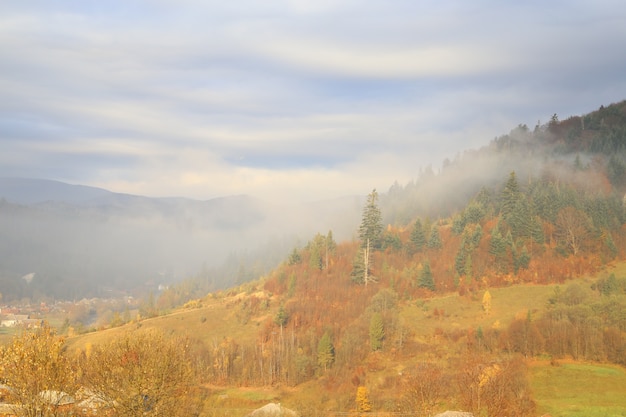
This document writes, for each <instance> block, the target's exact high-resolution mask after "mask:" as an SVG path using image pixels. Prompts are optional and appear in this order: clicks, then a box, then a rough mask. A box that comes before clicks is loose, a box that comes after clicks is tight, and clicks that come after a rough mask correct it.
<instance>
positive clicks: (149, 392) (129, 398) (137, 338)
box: [83, 330, 194, 417]
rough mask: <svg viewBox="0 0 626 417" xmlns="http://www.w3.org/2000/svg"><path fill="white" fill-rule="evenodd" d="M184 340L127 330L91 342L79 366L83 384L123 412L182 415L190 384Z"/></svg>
mask: <svg viewBox="0 0 626 417" xmlns="http://www.w3.org/2000/svg"><path fill="white" fill-rule="evenodd" d="M188 349H189V343H188V341H187V340H185V339H178V338H170V337H166V336H165V335H164V334H163V333H162V332H160V331H156V330H145V331H138V332H134V333H127V334H124V335H122V336H121V337H119V338H116V339H114V340H112V341H111V342H109V343H106V344H103V345H99V346H94V348H93V351H92V353H91V355H90V356H89V358H86V364H85V366H84V368H83V369H84V372H85V375H84V384H85V386H86V388H88V389H89V390H91V391H93V392H94V393H96V394H97V395H98V396H99V397H100V398H104V399H109V400H110V406H111V407H113V408H114V409H115V410H116V412H117V413H118V414H119V415H123V416H128V417H133V416H137V417H140V416H141V417H143V416H148V417H150V416H153V417H167V416H186V415H189V414H188V413H189V410H186V409H185V407H184V405H185V404H187V403H188V401H187V400H188V396H189V392H190V389H191V387H192V386H193V383H194V380H193V372H192V369H191V366H190V360H189V357H188V353H189V352H188Z"/></svg>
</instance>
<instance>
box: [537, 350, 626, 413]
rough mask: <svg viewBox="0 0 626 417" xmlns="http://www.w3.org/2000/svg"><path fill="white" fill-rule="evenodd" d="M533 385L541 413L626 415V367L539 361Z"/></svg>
mask: <svg viewBox="0 0 626 417" xmlns="http://www.w3.org/2000/svg"><path fill="white" fill-rule="evenodd" d="M530 369H531V385H532V389H533V394H534V398H535V401H536V402H537V405H538V411H539V415H543V414H549V415H550V416H552V417H583V416H585V417H600V416H602V417H617V416H626V370H625V369H624V368H621V367H618V366H613V365H604V364H603V365H598V364H588V363H568V362H563V363H561V364H559V365H558V366H553V365H550V364H549V363H547V362H537V363H534V364H533V365H532V366H531V368H530Z"/></svg>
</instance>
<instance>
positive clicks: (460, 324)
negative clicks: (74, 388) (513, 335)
mask: <svg viewBox="0 0 626 417" xmlns="http://www.w3.org/2000/svg"><path fill="white" fill-rule="evenodd" d="M573 282H579V283H581V284H584V283H586V285H589V284H588V283H587V282H586V281H585V280H583V279H580V280H575V281H568V282H567V283H565V284H561V288H564V287H566V286H567V285H569V284H570V283H573ZM556 286H557V285H556V284H554V285H532V284H528V285H515V286H511V287H504V288H491V289H489V293H490V294H491V311H490V312H489V314H486V313H485V311H484V310H483V305H482V297H483V293H484V291H481V292H480V293H478V294H475V295H473V296H472V295H467V296H463V297H461V296H459V295H458V294H456V293H455V294H450V295H448V296H444V297H438V298H433V299H430V300H418V301H416V302H415V303H412V304H411V305H409V306H407V307H406V308H404V309H403V311H402V317H403V318H404V320H405V322H406V323H419V326H415V330H416V332H417V334H418V335H419V336H423V337H428V336H430V335H432V334H433V332H434V331H435V329H437V328H443V329H446V330H453V329H467V328H474V329H476V328H478V327H479V326H480V327H482V328H483V329H487V328H491V327H498V326H499V327H501V328H504V327H506V326H508V324H509V323H511V322H512V321H513V320H514V319H515V318H526V315H527V314H528V311H529V310H530V312H531V314H532V313H534V312H538V311H542V310H543V309H544V307H545V306H546V304H547V303H548V299H549V298H550V297H551V296H552V295H553V294H554V289H555V287H556ZM435 308H436V309H437V310H439V311H443V312H444V314H443V316H441V317H440V318H436V317H434V316H433V311H434V309H435Z"/></svg>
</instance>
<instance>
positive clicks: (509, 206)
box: [500, 171, 521, 220]
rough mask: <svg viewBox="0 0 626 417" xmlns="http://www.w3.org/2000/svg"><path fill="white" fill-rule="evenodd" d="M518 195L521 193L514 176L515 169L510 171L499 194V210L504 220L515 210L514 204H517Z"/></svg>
mask: <svg viewBox="0 0 626 417" xmlns="http://www.w3.org/2000/svg"><path fill="white" fill-rule="evenodd" d="M520 197H521V193H520V188H519V184H518V182H517V177H516V176H515V171H512V172H511V173H510V174H509V179H508V181H507V182H506V184H505V186H504V189H503V190H502V193H501V195H500V200H501V211H502V215H503V217H504V219H505V220H508V218H509V216H510V215H511V214H512V213H513V212H514V211H515V206H517V203H518V201H519V200H520Z"/></svg>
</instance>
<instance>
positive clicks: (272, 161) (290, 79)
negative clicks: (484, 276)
mask: <svg viewBox="0 0 626 417" xmlns="http://www.w3.org/2000/svg"><path fill="white" fill-rule="evenodd" d="M625 51H626V3H625V2H623V0H615V1H605V0H589V1H575V0H574V1H532V0H531V1H465V0H463V1H461V0H459V1H420V0H386V1H383V0H359V1H357V0H312V1H309V0H283V1H279V0H256V1H251V0H228V1H224V0H220V1H212V0H151V1H139V0H121V1H118V0H107V1H102V0H98V1H92V0H72V1H70V0H59V1H49V0H40V1H37V0H32V1H22V0H20V1H10V0H0V176H3V177H6V176H15V177H30V178H47V179H55V180H60V181H65V182H70V183H78V184H86V185H94V186H100V187H104V188H107V189H109V190H112V191H118V192H128V193H133V194H141V195H148V196H186V197H192V198H198V199H209V198H213V197H218V196H224V195H231V194H250V195H254V196H258V197H261V198H268V199H269V198H272V199H286V198H289V199H293V200H315V199H322V198H332V197H337V196H343V195H353V194H367V193H368V192H369V191H371V189H372V188H375V187H376V188H378V189H379V191H383V192H384V191H386V190H387V189H388V188H389V186H390V185H392V184H393V182H394V181H398V182H399V183H400V184H405V183H406V182H408V181H409V180H411V179H414V178H416V177H417V176H418V172H419V169H420V167H425V166H427V165H429V164H432V166H433V168H434V169H435V170H437V169H438V168H439V167H440V166H441V163H442V161H443V159H444V158H446V157H448V158H451V159H452V158H454V156H455V155H456V154H457V153H458V152H460V151H463V150H465V149H470V148H478V147H481V146H483V145H486V144H488V143H489V141H490V140H492V139H493V138H494V137H495V136H499V135H501V134H504V133H507V132H509V131H510V130H511V129H512V128H514V127H515V126H517V125H518V124H520V123H525V124H527V125H528V126H529V127H531V128H532V127H534V125H535V124H536V123H537V121H541V123H545V122H546V121H548V120H549V118H550V117H551V116H552V114H554V113H557V115H558V116H559V118H561V119H565V118H567V117H569V116H573V115H581V114H585V113H588V112H590V111H593V110H595V109H597V108H598V107H600V105H603V104H604V105H607V104H610V103H613V102H617V101H621V100H623V99H626V53H625Z"/></svg>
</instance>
